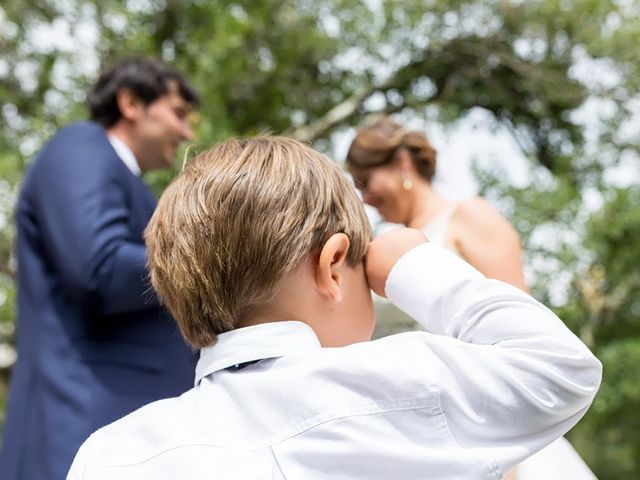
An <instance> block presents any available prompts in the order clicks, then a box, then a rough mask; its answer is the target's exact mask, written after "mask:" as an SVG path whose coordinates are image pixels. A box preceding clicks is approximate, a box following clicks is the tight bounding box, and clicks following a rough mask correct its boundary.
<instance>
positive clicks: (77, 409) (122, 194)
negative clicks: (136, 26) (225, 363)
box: [0, 57, 199, 480]
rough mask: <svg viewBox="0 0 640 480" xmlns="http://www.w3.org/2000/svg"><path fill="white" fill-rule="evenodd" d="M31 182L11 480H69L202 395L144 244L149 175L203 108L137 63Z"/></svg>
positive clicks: (97, 95) (58, 143)
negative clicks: (128, 425)
mask: <svg viewBox="0 0 640 480" xmlns="http://www.w3.org/2000/svg"><path fill="white" fill-rule="evenodd" d="M88 102H89V109H90V112H91V118H92V120H93V121H91V122H83V123H76V124H73V125H70V126H68V127H66V128H64V129H62V130H61V131H60V132H59V133H58V134H57V135H56V136H55V137H54V138H53V139H52V140H51V141H50V142H49V143H48V144H47V145H46V146H45V147H44V148H43V150H42V151H41V152H40V154H39V155H38V157H37V158H36V159H35V160H34V161H33V163H32V164H31V166H30V168H29V171H28V173H27V175H26V177H25V179H24V183H23V186H22V192H21V194H20V198H19V201H18V206H17V210H16V221H17V228H18V240H17V253H18V305H19V310H18V311H19V319H18V327H17V328H18V332H17V344H18V361H17V363H16V365H15V368H14V370H13V376H12V380H11V387H10V390H9V400H8V407H7V415H6V424H5V426H4V438H3V445H2V451H1V452H0V477H2V479H4V480H15V479H29V480H40V479H62V478H64V477H65V476H66V473H67V470H68V469H69V466H70V465H71V462H72V460H73V457H74V455H75V453H76V451H77V449H78V448H79V447H80V445H81V444H82V442H83V441H84V440H85V439H86V438H87V437H88V436H89V435H90V434H91V433H92V432H93V431H94V430H96V429H97V428H99V427H101V426H103V425H106V424H108V423H110V422H112V421H114V420H116V419H118V418H120V417H122V416H123V415H125V414H127V413H129V412H131V411H133V410H135V409H136V408H138V407H140V406H142V405H144V404H146V403H149V402H151V401H154V400H157V399H159V398H164V397H170V396H175V395H179V394H181V393H182V392H184V391H185V390H187V389H189V388H190V387H191V386H193V378H194V366H195V357H194V353H193V352H192V351H191V350H190V349H189V348H188V347H187V346H186V344H185V343H184V342H183V340H182V337H181V336H180V334H179V333H178V331H177V329H176V327H175V325H174V322H173V320H172V319H171V318H170V317H169V316H168V314H166V313H165V312H164V311H163V310H161V308H160V306H159V304H158V300H157V298H156V297H155V295H154V294H153V292H152V291H151V290H150V283H149V281H148V276H147V270H146V248H145V246H144V243H143V239H142V234H143V231H144V228H145V227H146V225H147V222H148V220H149V218H150V217H151V214H152V213H153V210H154V208H155V198H154V196H153V194H152V193H151V191H150V190H149V188H148V187H147V186H146V185H145V184H144V183H143V182H142V180H141V179H140V173H141V172H145V171H149V170H155V169H165V168H169V167H170V166H171V165H172V164H173V162H174V160H175V156H176V150H177V149H178V146H179V145H180V143H181V142H183V141H184V140H188V139H190V138H191V137H192V136H193V133H192V131H191V127H190V125H189V120H188V115H189V113H190V111H191V110H192V109H193V108H194V107H196V106H197V105H198V104H199V98H198V94H197V93H196V91H195V90H194V89H193V88H192V87H191V86H190V85H189V83H188V82H187V80H186V79H185V78H184V77H183V76H182V74H180V73H179V72H177V71H176V70H174V69H172V68H170V67H169V66H167V65H165V64H164V63H162V62H160V61H157V60H154V59H150V58H140V57H137V58H128V59H124V60H122V61H120V62H118V63H116V64H115V66H113V67H112V68H111V69H109V70H107V71H105V72H104V73H103V74H102V75H101V76H100V78H99V79H98V81H97V83H96V85H95V86H94V87H93V89H92V90H91V92H90V93H89V96H88Z"/></svg>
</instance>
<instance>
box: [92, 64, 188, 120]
mask: <svg viewBox="0 0 640 480" xmlns="http://www.w3.org/2000/svg"><path fill="white" fill-rule="evenodd" d="M172 81H173V82H175V83H176V85H177V87H178V92H179V93H180V96H181V97H182V98H183V99H184V100H185V101H186V102H188V103H190V104H191V105H193V106H198V105H200V96H199V95H198V92H196V90H195V89H194V88H193V87H192V86H191V84H190V83H189V82H188V81H187V79H186V78H185V77H184V75H182V73H180V72H178V71H177V70H175V69H174V68H172V67H170V66H169V65H167V64H165V63H163V62H161V61H160V60H156V59H155V58H150V57H129V58H124V59H122V60H119V61H118V62H116V63H115V64H114V65H113V66H111V67H110V68H108V69H106V70H105V71H103V72H102V73H101V74H100V77H99V78H98V81H97V82H96V83H95V85H94V86H93V87H92V88H91V90H90V91H89V93H88V95H87V103H88V104H89V114H90V116H91V119H92V120H95V121H96V122H98V123H100V124H102V125H103V126H104V127H106V128H109V127H111V126H113V125H114V124H115V123H116V122H117V121H118V120H120V117H121V116H122V114H121V113H120V109H119V108H118V103H117V101H116V94H117V93H118V91H119V90H120V89H122V88H128V89H129V90H131V92H132V93H133V94H134V95H135V96H136V97H137V98H138V99H140V100H141V101H142V102H143V103H144V104H145V105H149V104H150V103H153V102H154V101H155V100H157V99H158V98H159V97H161V96H162V95H165V94H166V93H168V91H169V83H170V82H172Z"/></svg>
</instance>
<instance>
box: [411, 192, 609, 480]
mask: <svg viewBox="0 0 640 480" xmlns="http://www.w3.org/2000/svg"><path fill="white" fill-rule="evenodd" d="M458 205H459V204H458V203H454V204H451V205H449V206H448V207H447V208H445V209H444V210H443V211H442V212H441V213H440V214H439V215H437V216H436V218H434V219H433V220H432V221H431V222H429V223H427V224H426V225H425V226H424V227H422V232H423V233H424V234H425V236H426V237H427V238H428V239H429V241H430V242H432V243H435V244H437V245H442V246H444V241H445V234H446V233H447V229H448V228H449V222H450V221H451V218H452V217H453V215H454V214H455V212H456V209H457V208H458ZM449 250H450V251H452V252H453V253H455V254H457V255H460V254H459V252H457V251H456V250H453V249H449ZM516 472H517V473H516V475H515V477H514V480H564V479H571V480H597V477H596V476H595V475H594V474H593V472H592V471H591V470H590V469H589V467H588V466H587V464H586V463H585V462H584V460H582V458H581V457H580V455H579V454H578V452H576V451H575V449H574V448H573V447H572V446H571V444H570V443H569V442H568V441H567V440H566V439H565V438H564V437H560V438H559V439H557V440H556V441H554V442H553V443H551V444H550V445H548V446H546V447H545V448H543V449H542V450H540V451H539V452H537V453H535V454H534V455H533V456H531V457H529V458H527V459H526V460H525V461H524V462H523V463H521V464H520V465H518V466H517V467H516Z"/></svg>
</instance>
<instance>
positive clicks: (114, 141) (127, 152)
mask: <svg viewBox="0 0 640 480" xmlns="http://www.w3.org/2000/svg"><path fill="white" fill-rule="evenodd" d="M107 138H108V139H109V143H110V144H111V146H112V147H113V149H114V150H115V151H116V154H117V155H118V157H120V160H122V163H124V164H125V165H126V166H127V168H128V169H129V170H131V173H133V174H134V175H135V176H136V177H139V176H140V174H141V170H140V165H138V160H136V156H135V155H134V154H133V152H132V151H131V149H130V148H129V146H128V145H127V144H126V143H124V142H123V141H122V140H120V139H119V138H118V137H116V136H115V135H108V136H107Z"/></svg>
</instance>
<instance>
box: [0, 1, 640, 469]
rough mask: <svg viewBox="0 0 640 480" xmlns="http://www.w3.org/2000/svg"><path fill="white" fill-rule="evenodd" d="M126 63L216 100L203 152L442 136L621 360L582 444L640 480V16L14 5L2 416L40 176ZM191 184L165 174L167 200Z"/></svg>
mask: <svg viewBox="0 0 640 480" xmlns="http://www.w3.org/2000/svg"><path fill="white" fill-rule="evenodd" d="M126 54H152V55H156V56H159V57H161V58H163V59H164V60H165V61H167V62H169V63H172V64H174V65H175V66H176V67H178V68H179V69H180V70H182V71H183V72H185V73H186V74H187V77H188V78H190V79H191V80H192V81H193V83H194V84H195V86H196V87H197V88H198V89H199V91H200V92H201V93H202V96H203V107H202V109H201V110H200V112H199V113H198V115H197V118H196V119H195V120H196V132H197V134H198V139H197V141H196V142H195V150H198V149H199V148H203V147H205V146H208V145H211V144H212V143H213V142H215V141H218V140H221V139H223V138H226V137H228V136H231V135H251V134H255V133H260V132H265V131H270V132H274V133H286V134H290V135H294V136H296V137H297V138H299V139H303V140H306V141H308V142H311V143H312V144H313V145H314V146H315V147H316V148H318V149H319V150H321V151H323V152H325V153H327V154H329V155H330V156H332V158H334V159H335V160H336V161H337V162H342V161H343V159H344V157H345V155H346V150H347V148H348V145H349V143H350V141H351V140H352V139H353V136H354V133H355V130H354V127H355V126H356V125H358V124H359V123H360V122H362V121H363V120H364V119H365V118H367V116H369V115H371V114H373V113H377V112H386V113H394V114H397V115H398V116H399V119H400V120H401V121H402V122H405V123H406V124H407V125H408V126H410V127H412V128H417V129H421V130H423V131H425V132H426V134H427V136H428V137H429V138H430V139H431V140H432V141H433V143H434V145H435V147H436V149H437V150H438V174H437V177H436V180H435V186H436V188H438V189H440V190H441V191H442V192H443V193H444V194H445V195H447V196H449V197H451V198H465V197H468V196H472V195H474V194H482V195H485V196H486V197H487V198H488V199H490V200H491V201H492V202H493V203H494V204H495V205H496V206H497V207H498V209H499V210H500V211H501V212H502V213H503V215H505V216H506V217H507V218H508V219H509V220H510V221H511V222H512V223H513V224H514V226H515V227H516V229H517V230H518V232H519V233H520V235H521V236H522V239H523V242H524V248H525V253H526V259H527V266H526V275H527V281H528V283H529V285H530V287H531V288H532V291H533V294H534V296H535V297H537V298H538V299H540V300H541V301H543V302H545V303H546V304H547V305H550V306H551V307H552V308H553V309H554V310H555V311H556V313H558V314H559V315H560V317H561V318H563V319H564V320H565V321H566V323H567V324H568V325H569V327H570V328H571V329H572V330H573V331H574V332H575V333H576V334H577V335H579V336H580V337H581V338H582V339H583V341H585V342H586V343H587V344H588V345H589V346H590V347H591V348H592V349H593V350H594V351H595V353H596V355H597V356H598V357H599V358H600V359H601V360H602V362H603V364H604V380H603V384H602V387H601V389H600V392H599V394H598V396H597V397H596V399H595V402H594V404H593V407H592V408H591V410H590V411H589V412H588V414H587V415H586V417H585V418H584V419H583V420H582V421H581V422H580V423H579V424H578V426H577V427H576V428H574V429H573V430H572V431H571V432H570V434H569V435H568V438H570V440H571V442H572V443H573V444H574V446H575V447H576V449H577V450H578V451H579V452H580V453H581V455H582V456H583V458H584V459H585V461H586V462H587V463H588V464H589V465H590V466H591V468H592V469H593V470H594V472H595V473H596V474H597V475H598V476H599V477H600V478H602V479H625V480H628V479H630V478H640V415H639V414H638V412H640V374H639V373H638V372H639V371H640V295H639V294H640V186H639V185H640V160H639V149H640V91H639V87H640V62H639V57H640V2H638V1H637V0H618V1H609V0H540V1H537V0H529V1H525V0H521V1H519V0H511V1H508V0H503V1H498V0H495V1H484V0H475V1H458V0H450V1H447V2H442V1H437V0H432V1H429V0H403V1H393V0H389V1H375V0H369V1H356V0H250V1H249V0H247V1H235V2H234V1H213V0H192V1H186V0H184V1H180V0H125V1H123V0H50V1H46V0H31V1H28V0H2V2H1V3H0V126H1V130H0V412H3V411H4V401H5V394H6V390H7V382H8V380H9V378H10V374H11V367H12V365H13V363H14V361H15V358H16V352H15V348H14V333H15V316H16V312H15V296H16V292H15V286H14V278H15V276H16V262H15V258H14V257H13V253H12V249H13V241H14V233H15V232H14V227H13V208H14V203H15V198H16V193H17V190H18V188H19V186H20V180H21V178H22V175H23V173H24V171H25V168H27V166H28V164H29V161H30V159H31V158H32V156H33V155H34V153H35V152H36V151H37V150H38V148H39V147H40V146H41V145H42V143H43V142H44V141H45V140H46V139H47V138H49V137H50V136H51V135H52V134H53V133H54V132H55V131H56V129H57V128H58V127H60V126H62V125H64V124H66V123H68V122H70V121H72V120H78V119H84V118H86V113H85V107H84V103H83V102H84V95H85V93H84V92H85V90H86V89H87V87H88V86H89V85H91V83H92V82H93V81H94V80H95V78H96V76H97V73H98V72H99V70H100V68H101V67H102V66H103V65H105V64H106V63H109V62H110V61H111V60H113V59H115V58H117V57H120V56H123V55H126ZM179 164H181V162H177V166H176V168H179ZM171 176H172V173H166V172H163V173H159V174H153V175H151V176H149V177H148V180H149V181H150V182H151V183H152V184H153V186H154V188H155V189H156V191H157V192H158V193H160V192H161V191H162V189H163V188H164V186H165V185H166V183H167V182H168V181H169V180H170V179H171ZM78 181H82V179H78ZM372 219H374V223H375V212H372ZM376 228H377V229H382V228H386V226H384V225H382V226H378V225H376ZM381 315H382V317H383V318H381V319H380V320H379V321H380V323H381V325H382V326H383V327H384V326H385V325H394V324H401V323H402V322H403V320H402V319H399V318H394V315H396V314H395V313H394V311H392V310H386V309H381ZM1 424H2V416H1V414H0V425H1ZM0 428H1V427H0Z"/></svg>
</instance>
